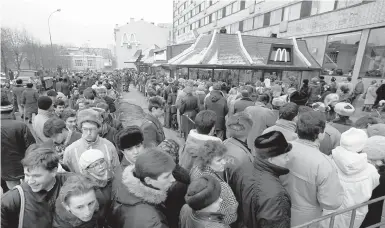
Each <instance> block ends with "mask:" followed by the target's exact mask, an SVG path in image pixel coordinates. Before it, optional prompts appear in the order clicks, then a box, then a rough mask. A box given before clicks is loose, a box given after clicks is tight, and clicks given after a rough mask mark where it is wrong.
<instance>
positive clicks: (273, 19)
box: [270, 9, 282, 25]
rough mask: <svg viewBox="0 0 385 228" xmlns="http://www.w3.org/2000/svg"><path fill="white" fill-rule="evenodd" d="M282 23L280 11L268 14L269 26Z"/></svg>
mask: <svg viewBox="0 0 385 228" xmlns="http://www.w3.org/2000/svg"><path fill="white" fill-rule="evenodd" d="M281 21H282V9H278V10H274V11H272V12H271V13H270V25H276V24H279V23H281Z"/></svg>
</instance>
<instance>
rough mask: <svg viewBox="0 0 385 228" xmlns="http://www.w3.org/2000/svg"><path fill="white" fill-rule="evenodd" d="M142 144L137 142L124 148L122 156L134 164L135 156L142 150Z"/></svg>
mask: <svg viewBox="0 0 385 228" xmlns="http://www.w3.org/2000/svg"><path fill="white" fill-rule="evenodd" d="M143 150H144V147H143V144H138V145H136V146H133V147H130V148H126V149H124V150H123V154H124V157H125V158H126V159H127V160H128V161H129V162H131V163H133V164H135V162H136V158H137V157H138V155H139V154H140V153H141V152H143Z"/></svg>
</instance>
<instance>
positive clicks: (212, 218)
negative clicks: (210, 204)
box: [180, 204, 230, 228]
mask: <svg viewBox="0 0 385 228" xmlns="http://www.w3.org/2000/svg"><path fill="white" fill-rule="evenodd" d="M180 227H181V228H230V226H229V225H227V224H225V223H224V221H223V215H222V214H220V213H208V212H199V211H193V210H192V209H191V207H189V206H188V205H187V204H185V205H184V206H183V208H182V211H181V216H180Z"/></svg>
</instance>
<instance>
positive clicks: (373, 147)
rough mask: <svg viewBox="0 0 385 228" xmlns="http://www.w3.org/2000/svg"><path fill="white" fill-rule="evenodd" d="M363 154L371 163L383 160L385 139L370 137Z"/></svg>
mask: <svg viewBox="0 0 385 228" xmlns="http://www.w3.org/2000/svg"><path fill="white" fill-rule="evenodd" d="M362 152H363V153H366V154H367V155H368V159H369V160H372V161H377V160H384V159H385V137H384V136H379V135H375V136H372V137H370V138H369V139H368V140H367V141H366V144H365V147H364V149H363V150H362Z"/></svg>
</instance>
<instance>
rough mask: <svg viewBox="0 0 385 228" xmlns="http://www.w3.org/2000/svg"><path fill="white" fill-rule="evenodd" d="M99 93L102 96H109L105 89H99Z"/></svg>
mask: <svg viewBox="0 0 385 228" xmlns="http://www.w3.org/2000/svg"><path fill="white" fill-rule="evenodd" d="M98 94H99V97H100V98H105V97H106V96H107V92H106V91H104V90H103V91H99V92H98Z"/></svg>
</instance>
